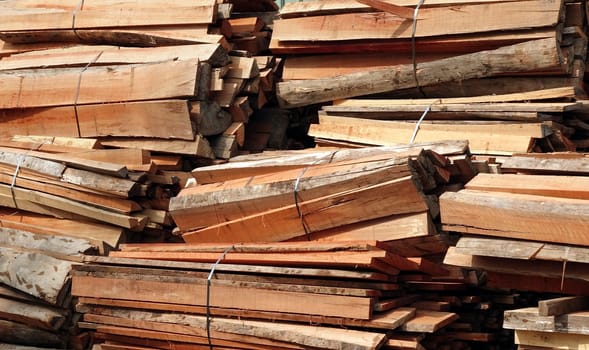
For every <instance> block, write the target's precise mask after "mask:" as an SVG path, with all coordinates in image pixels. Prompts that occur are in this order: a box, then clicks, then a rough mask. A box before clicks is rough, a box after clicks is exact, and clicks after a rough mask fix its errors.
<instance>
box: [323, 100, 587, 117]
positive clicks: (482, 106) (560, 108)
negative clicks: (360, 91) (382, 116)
mask: <svg viewBox="0 0 589 350" xmlns="http://www.w3.org/2000/svg"><path fill="white" fill-rule="evenodd" d="M428 107H429V108H430V111H431V112H473V113H476V112H478V113H484V112H506V111H508V112H544V113H562V112H565V111H573V110H578V109H581V108H582V104H580V103H576V102H554V103H552V102H534V103H530V102H493V103H485V102H479V103H450V104H444V103H440V102H434V103H427V102H425V103H423V104H420V103H419V101H415V100H414V101H413V102H412V103H409V104H401V103H396V104H394V105H388V106H387V105H381V106H377V105H376V104H375V103H370V104H367V105H365V106H354V107H351V106H345V105H344V106H342V105H335V106H325V107H323V110H324V111H326V112H338V113H342V114H343V113H347V112H349V113H363V112H367V113H371V112H372V113H374V112H382V113H387V112H389V113H394V112H407V113H410V112H422V113H423V111H425V110H426V109H427V108H428Z"/></svg>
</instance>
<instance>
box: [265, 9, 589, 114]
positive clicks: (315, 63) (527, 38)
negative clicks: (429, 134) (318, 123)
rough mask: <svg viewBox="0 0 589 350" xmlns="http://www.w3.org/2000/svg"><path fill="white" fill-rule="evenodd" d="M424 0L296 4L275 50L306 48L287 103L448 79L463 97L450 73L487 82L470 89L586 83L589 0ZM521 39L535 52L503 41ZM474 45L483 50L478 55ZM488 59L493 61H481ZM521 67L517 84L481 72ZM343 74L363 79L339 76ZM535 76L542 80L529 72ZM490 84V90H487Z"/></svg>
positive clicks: (447, 89)
mask: <svg viewBox="0 0 589 350" xmlns="http://www.w3.org/2000/svg"><path fill="white" fill-rule="evenodd" d="M416 5H418V4H417V1H411V0H410V1H400V2H396V3H395V5H392V4H391V3H390V2H385V1H379V0H366V1H351V0H344V1H333V0H323V1H308V2H304V3H289V4H287V5H286V6H285V7H284V8H283V9H282V10H281V17H282V19H281V20H278V21H276V22H275V24H274V32H273V37H272V44H271V49H272V52H273V53H275V54H290V55H293V54H298V55H301V56H302V55H303V54H305V55H306V56H302V57H294V58H291V59H288V60H287V62H286V63H285V68H284V75H283V77H284V79H286V80H288V81H286V82H284V83H283V84H280V85H279V91H278V94H279V97H281V98H282V100H283V103H284V104H285V105H289V106H290V105H292V106H296V105H301V104H303V103H305V100H304V99H302V97H308V98H309V101H311V100H312V103H313V102H326V101H329V100H335V99H341V98H345V97H351V96H354V95H355V96H359V95H368V94H373V93H382V92H390V91H396V90H401V89H408V88H415V87H423V88H424V89H425V93H426V94H428V95H429V93H430V90H435V87H434V88H430V89H427V87H428V86H432V85H434V86H436V85H437V87H439V88H441V89H438V93H441V94H442V96H441V97H449V96H453V94H452V93H451V92H452V90H453V89H452V87H451V86H449V85H450V84H448V83H449V82H460V83H462V81H463V80H468V79H473V78H477V81H476V85H479V86H480V87H479V89H477V90H478V91H468V90H463V89H460V87H458V89H456V92H457V93H458V94H459V95H460V96H462V95H464V94H465V93H472V94H474V95H486V94H491V93H506V92H520V91H529V90H537V89H539V88H540V86H541V87H563V86H571V85H572V86H575V87H578V88H582V81H583V73H584V62H585V50H586V40H587V39H586V37H585V35H584V31H585V29H586V16H585V2H584V1H577V2H568V1H567V3H566V4H565V2H564V1H562V0H551V1H527V0H524V1H507V2H501V1H492V0H491V1H487V0H482V1H468V2H464V1H455V0H448V1H446V0H441V1H428V2H425V3H423V4H422V5H421V6H419V7H418V9H417V11H415V8H416ZM447 23H452V25H451V26H449V25H447ZM534 40H539V41H536V43H542V42H544V43H545V45H548V46H545V47H544V48H543V49H540V46H542V45H538V44H536V45H534V44H531V43H532V42H534ZM557 41H558V43H559V44H558V46H559V47H560V46H562V58H564V59H563V60H557V61H552V62H549V61H544V62H543V63H541V61H542V59H541V58H540V57H541V56H544V55H545V54H546V53H548V52H549V51H545V50H546V49H549V47H550V46H554V45H555V44H557ZM526 42H528V43H527V44H526ZM518 43H522V44H523V45H524V46H523V47H525V48H527V49H530V50H531V51H529V55H528V54H527V53H526V51H523V52H520V53H519V54H518V55H517V56H518V57H517V58H516V57H514V56H513V53H511V54H510V53H509V52H506V51H503V50H505V49H501V47H506V46H509V45H514V44H515V46H514V47H518V45H517V44H518ZM532 46H536V47H535V48H534V47H532ZM497 49H499V50H500V51H497V52H503V53H507V55H505V56H502V57H492V56H493V55H492V54H491V52H493V50H497ZM538 49H540V51H535V50H538ZM484 50H491V51H490V52H485V51H484ZM558 51H561V50H558ZM371 52H372V53H371ZM476 52H480V53H476ZM472 53H475V55H474V56H469V55H468V54H472ZM542 53H543V54H542ZM325 54H327V55H325ZM331 54H334V55H331ZM460 54H467V55H466V56H462V57H461V56H459V55H460ZM469 57H472V58H479V59H481V60H479V61H476V60H469ZM544 58H548V57H544ZM469 61H470V62H469ZM472 61H475V62H472ZM483 62H484V65H483V66H486V69H485V68H483V67H482V66H479V65H480V64H482V63H483ZM413 63H415V64H416V65H417V74H416V76H414V72H413V70H414V67H413ZM574 66H576V68H573V67H574ZM438 67H446V69H447V72H452V73H453V75H454V76H450V75H448V74H446V73H447V72H446V73H443V70H442V71H439V72H438V71H436V70H435V68H438ZM374 71H378V72H379V73H380V79H377V80H380V81H378V82H373V83H372V84H366V83H367V82H369V81H370V80H369V77H370V76H371V74H372V75H376V73H375V72H374ZM520 71H532V72H533V73H527V74H526V77H525V78H526V79H522V80H520V79H519V78H524V77H518V79H517V80H519V81H520V83H519V84H516V85H517V86H511V87H505V86H504V87H502V86H501V85H508V83H506V82H505V81H504V82H503V83H501V80H500V81H494V80H491V81H488V80H478V78H484V77H488V76H490V75H507V74H514V73H518V72H520ZM354 73H356V74H357V75H353V74H354ZM349 74H351V75H349ZM340 75H343V76H346V75H349V77H350V78H352V77H356V78H357V79H363V80H362V83H360V81H358V80H357V81H356V82H353V81H346V79H343V77H339V78H336V76H340ZM528 75H530V76H531V77H532V79H527V78H528ZM536 77H539V78H536ZM394 78H396V79H394ZM314 80H315V81H314ZM349 80H353V79H349ZM329 82H332V83H340V84H339V85H338V86H337V88H334V89H333V90H328V89H321V86H322V85H321V84H323V87H325V85H326V84H328V83H329ZM354 83H355V84H354ZM473 83H474V82H473ZM346 84H347V86H346ZM467 84H468V83H467ZM305 85H306V86H307V88H304V89H303V86H305ZM354 85H356V86H355V88H354V89H349V90H348V91H347V94H349V96H339V97H335V95H334V94H342V93H343V94H345V93H346V87H351V86H354ZM469 85H470V84H469ZM533 86H535V87H533ZM524 87H527V88H524ZM506 88H507V89H506ZM485 89H486V90H487V93H481V92H480V91H484V90H485ZM508 89H511V91H508ZM378 90H380V91H378ZM502 90H503V91H502ZM434 94H435V93H432V95H434ZM314 95H315V96H314ZM309 104H310V103H309Z"/></svg>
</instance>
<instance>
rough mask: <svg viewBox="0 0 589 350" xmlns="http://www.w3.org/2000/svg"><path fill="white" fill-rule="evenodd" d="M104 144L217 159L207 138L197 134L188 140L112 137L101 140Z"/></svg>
mask: <svg viewBox="0 0 589 350" xmlns="http://www.w3.org/2000/svg"><path fill="white" fill-rule="evenodd" d="M100 143H101V144H102V145H103V146H107V147H117V148H134V149H143V150H148V151H154V152H162V153H170V154H183V155H188V156H196V157H202V158H208V159H215V155H214V154H213V150H212V148H211V145H210V144H209V142H208V141H207V139H206V138H204V137H202V136H201V135H196V137H195V139H194V141H186V140H164V139H154V138H145V139H137V138H133V137H111V138H104V139H101V140H100Z"/></svg>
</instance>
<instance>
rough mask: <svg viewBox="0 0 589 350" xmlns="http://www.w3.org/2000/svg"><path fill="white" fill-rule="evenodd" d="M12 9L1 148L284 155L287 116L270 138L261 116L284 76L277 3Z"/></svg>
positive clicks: (196, 157)
mask: <svg viewBox="0 0 589 350" xmlns="http://www.w3.org/2000/svg"><path fill="white" fill-rule="evenodd" d="M261 4H264V5H261ZM234 7H235V9H234ZM162 8H163V9H165V11H162ZM2 9H3V11H2V18H3V20H2V21H3V26H2V27H1V28H0V37H1V38H2V40H3V41H2V50H1V52H2V53H1V54H0V75H1V76H2V78H1V79H0V80H1V81H2V83H3V85H2V86H1V89H0V90H1V92H0V101H1V102H0V125H2V128H1V131H0V137H2V138H7V137H11V136H14V135H35V136H53V137H54V136H63V137H77V138H100V139H101V144H102V145H103V146H104V147H109V148H121V149H142V150H145V151H150V152H157V153H161V154H167V155H169V154H173V155H176V156H182V157H184V158H187V161H189V162H192V163H195V162H212V161H214V159H215V158H219V159H228V158H230V157H233V156H235V155H237V153H238V152H239V151H244V150H247V149H250V148H251V149H253V150H263V149H265V148H266V147H275V148H279V147H284V146H285V145H286V140H287V136H286V134H285V132H286V129H287V128H288V124H289V119H288V118H289V115H288V114H285V116H284V118H283V120H282V121H281V123H282V125H281V128H282V129H283V130H282V131H281V132H277V131H275V130H271V132H268V131H267V129H268V127H267V123H268V121H267V117H264V115H265V114H268V112H264V111H263V110H262V108H263V107H264V106H265V105H266V104H268V102H269V101H271V100H272V99H273V91H274V84H275V83H274V82H275V79H274V75H275V73H276V71H277V70H278V68H279V65H280V61H279V60H276V59H275V58H274V57H273V56H269V55H268V45H269V40H270V34H271V31H270V27H269V26H268V24H270V23H271V21H272V18H273V16H272V14H273V13H274V12H275V11H276V10H277V7H276V5H275V4H274V2H273V1H260V2H250V3H249V4H248V3H237V4H235V3H233V2H230V1H228V2H226V3H223V2H219V1H214V0H199V1H196V2H194V1H181V2H178V3H174V4H173V5H171V6H168V5H166V4H165V2H162V1H158V0H155V1H151V0H150V1H147V2H141V3H138V2H136V1H111V2H106V3H105V2H101V1H93V2H89V3H84V4H78V3H76V2H75V1H72V2H69V3H68V2H66V3H63V2H56V1H42V0H34V1H28V0H27V1H18V0H14V1H13V0H10V1H6V2H3V4H2ZM37 17H39V18H40V20H38V21H37V20H35V18H37ZM25 19H26V20H25ZM229 52H231V55H228V53H229ZM56 86H59V89H55V87H56ZM15 89H16V90H15ZM254 111H260V113H259V114H261V115H262V116H261V117H259V119H260V120H259V121H258V120H256V122H257V123H252V125H251V126H250V127H248V129H251V130H248V133H250V134H251V135H252V136H250V138H249V139H252V140H253V141H250V140H249V139H246V137H245V135H246V125H247V124H248V121H249V119H250V117H251V116H252V114H254ZM254 119H257V118H254ZM276 125H278V124H276ZM276 125H271V126H276ZM270 136H273V137H274V138H275V140H274V142H272V140H271V139H270ZM192 166H193V165H192ZM188 168H190V166H188Z"/></svg>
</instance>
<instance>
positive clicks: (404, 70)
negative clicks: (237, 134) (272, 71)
mask: <svg viewBox="0 0 589 350" xmlns="http://www.w3.org/2000/svg"><path fill="white" fill-rule="evenodd" d="M518 52H527V53H528V55H526V56H522V55H520V54H518ZM495 54H496V55H495ZM514 57H518V60H517V62H510V61H511V60H513V58H514ZM499 61H502V64H500V62H499ZM558 62H559V54H558V48H557V47H556V43H555V42H554V40H553V39H544V40H537V41H529V42H525V43H522V44H516V45H512V46H505V47H502V48H500V49H497V50H490V51H481V52H478V53H474V54H467V55H462V56H456V57H452V58H448V59H442V60H437V61H432V62H428V63H423V64H420V65H419V67H418V70H417V79H415V75H414V72H413V65H401V66H397V69H395V70H387V71H383V70H375V71H367V72H364V73H356V74H349V75H342V76H340V77H338V78H333V79H316V80H312V81H291V82H284V83H280V84H278V85H277V96H278V99H279V102H280V105H281V106H282V107H287V108H289V107H297V106H303V105H310V104H314V103H320V102H327V101H332V100H338V99H342V98H349V97H354V96H361V95H368V94H375V93H380V92H386V91H393V90H399V89H406V88H412V87H415V86H416V80H417V81H418V82H419V85H423V86H426V85H431V84H433V83H434V82H435V83H438V84H439V83H442V82H451V81H455V80H456V79H457V78H456V73H460V80H465V79H472V78H482V77H488V76H493V75H497V74H501V73H508V72H517V71H526V70H533V69H541V68H544V67H551V66H554V65H555V64H557V63H558ZM442 68H443V69H442ZM450 71H451V72H452V74H449V73H448V72H450ZM326 86H329V87H330V89H328V90H327V89H325V87H326Z"/></svg>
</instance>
